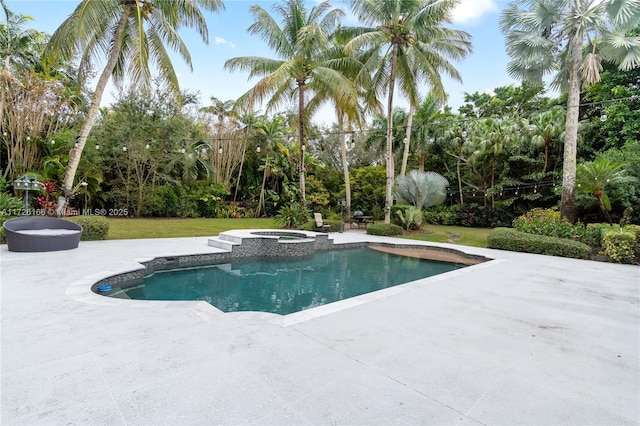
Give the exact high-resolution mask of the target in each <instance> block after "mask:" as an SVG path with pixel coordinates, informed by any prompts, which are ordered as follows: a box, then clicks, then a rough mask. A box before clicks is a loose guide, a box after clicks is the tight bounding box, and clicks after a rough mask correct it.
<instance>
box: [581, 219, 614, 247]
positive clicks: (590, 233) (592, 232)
mask: <svg viewBox="0 0 640 426" xmlns="http://www.w3.org/2000/svg"><path fill="white" fill-rule="evenodd" d="M610 228H611V225H609V224H608V223H589V224H588V225H587V228H586V229H585V231H584V235H583V236H582V237H581V238H580V242H582V243H585V244H588V245H590V246H591V247H593V248H594V249H598V250H599V249H600V247H602V234H603V233H604V232H605V230H607V229H610Z"/></svg>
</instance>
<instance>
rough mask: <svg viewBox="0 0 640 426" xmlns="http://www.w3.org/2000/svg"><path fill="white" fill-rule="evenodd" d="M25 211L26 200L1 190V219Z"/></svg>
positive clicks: (18, 214)
mask: <svg viewBox="0 0 640 426" xmlns="http://www.w3.org/2000/svg"><path fill="white" fill-rule="evenodd" d="M23 212H24V201H22V200H21V199H20V198H18V197H14V196H12V195H10V194H7V193H6V192H0V220H6V219H9V218H10V217H15V216H20V215H21V214H22V213H23Z"/></svg>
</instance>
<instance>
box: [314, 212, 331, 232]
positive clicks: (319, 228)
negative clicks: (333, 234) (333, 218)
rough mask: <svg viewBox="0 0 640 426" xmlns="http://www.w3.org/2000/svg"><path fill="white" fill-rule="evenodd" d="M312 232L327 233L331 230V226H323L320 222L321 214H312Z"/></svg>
mask: <svg viewBox="0 0 640 426" xmlns="http://www.w3.org/2000/svg"><path fill="white" fill-rule="evenodd" d="M313 220H314V222H315V223H314V228H313V230H314V231H321V232H328V231H329V230H330V229H331V225H325V224H324V223H323V221H322V213H314V214H313Z"/></svg>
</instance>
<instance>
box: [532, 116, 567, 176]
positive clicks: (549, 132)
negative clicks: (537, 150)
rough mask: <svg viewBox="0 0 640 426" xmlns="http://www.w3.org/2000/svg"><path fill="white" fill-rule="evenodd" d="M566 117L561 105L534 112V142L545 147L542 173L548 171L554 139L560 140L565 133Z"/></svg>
mask: <svg viewBox="0 0 640 426" xmlns="http://www.w3.org/2000/svg"><path fill="white" fill-rule="evenodd" d="M565 119H566V114H565V111H564V109H563V108H561V107H555V108H552V109H550V110H548V111H544V112H541V113H539V114H534V115H533V116H532V117H531V126H530V131H531V133H532V135H533V138H532V142H533V143H535V144H536V145H540V146H542V147H543V148H544V165H543V167H542V173H546V172H547V167H548V166H549V148H550V147H551V146H552V145H553V142H554V141H556V140H560V139H561V138H562V136H563V134H564V125H563V124H564V122H565Z"/></svg>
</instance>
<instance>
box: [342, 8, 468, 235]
mask: <svg viewBox="0 0 640 426" xmlns="http://www.w3.org/2000/svg"><path fill="white" fill-rule="evenodd" d="M458 3H459V0H396V1H370V0H349V4H350V5H351V8H352V10H353V12H354V13H355V15H356V16H357V17H358V19H359V20H360V21H361V22H363V23H364V25H368V27H353V28H346V29H345V31H346V32H347V33H349V34H351V35H352V37H353V38H352V40H351V41H350V42H349V43H348V44H347V45H346V46H345V47H346V49H347V50H348V51H351V50H357V49H360V48H363V47H366V48H370V49H371V50H373V51H376V52H379V54H376V55H371V60H372V61H376V63H375V64H373V63H372V64H366V65H365V69H367V70H375V74H374V77H373V86H372V87H373V90H381V91H385V90H386V95H387V135H386V154H385V157H386V163H387V184H386V195H385V199H386V201H385V204H386V206H385V223H390V221H391V205H392V204H393V194H392V192H391V190H392V188H393V180H394V174H395V172H394V164H393V118H392V117H393V115H392V114H393V99H394V90H395V86H396V80H397V82H398V84H399V88H400V90H401V91H402V92H403V93H404V95H405V96H406V97H407V98H408V99H409V103H410V104H413V105H417V104H418V98H419V96H418V84H419V83H420V82H421V81H422V80H424V81H426V83H427V84H428V85H429V86H431V90H432V91H433V93H434V94H436V96H438V98H439V99H442V100H444V99H445V98H446V94H445V90H444V86H443V84H442V79H441V74H442V73H446V74H447V75H449V76H450V77H452V78H454V79H456V80H458V81H461V78H460V75H459V73H458V71H457V70H456V69H455V67H454V66H453V65H452V64H451V62H449V60H448V59H447V58H448V57H449V58H452V59H461V58H463V57H465V56H466V55H467V53H469V52H470V51H471V43H470V41H469V39H470V36H469V34H467V33H465V32H464V31H458V30H452V29H448V28H446V27H444V26H443V24H445V23H448V22H450V15H451V11H452V10H453V7H454V6H456V5H457V4H458Z"/></svg>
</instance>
